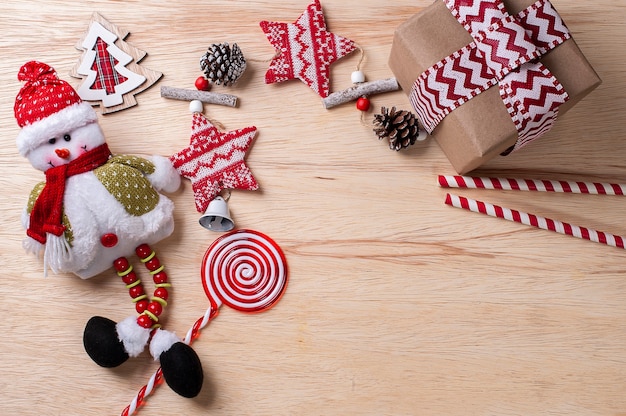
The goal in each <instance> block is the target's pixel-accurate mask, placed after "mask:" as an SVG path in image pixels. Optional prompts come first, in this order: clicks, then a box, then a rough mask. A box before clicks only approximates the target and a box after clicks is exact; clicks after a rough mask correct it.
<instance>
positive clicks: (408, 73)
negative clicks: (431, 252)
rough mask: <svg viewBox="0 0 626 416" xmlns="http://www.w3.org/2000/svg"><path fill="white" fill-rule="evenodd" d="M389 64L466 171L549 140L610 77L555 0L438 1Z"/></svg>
mask: <svg viewBox="0 0 626 416" xmlns="http://www.w3.org/2000/svg"><path fill="white" fill-rule="evenodd" d="M468 4H469V5H468ZM389 66H390V68H391V70H392V71H393V73H394V75H395V76H396V78H397V80H398V83H399V84H400V86H401V87H402V89H403V90H404V91H405V92H406V93H407V94H408V95H409V98H410V100H411V104H412V106H413V108H414V109H415V111H416V112H417V115H418V117H419V118H420V121H422V123H423V124H424V125H425V126H426V129H427V130H428V131H429V133H430V134H431V135H432V136H433V137H434V138H435V140H436V141H437V143H438V144H439V146H440V147H441V149H442V150H443V152H444V153H445V154H446V156H447V158H448V159H449V161H450V163H451V164H452V166H453V167H454V169H455V170H456V171H457V172H458V173H460V174H463V173H466V172H469V171H471V170H473V169H475V168H477V167H478V166H480V165H481V164H483V163H484V162H486V161H487V160H489V159H491V158H493V157H494V156H497V155H500V154H506V153H508V152H510V151H511V150H517V149H518V148H521V147H522V146H524V145H525V144H527V143H529V142H530V141H532V140H534V139H536V138H538V137H540V136H543V135H544V134H545V133H546V132H547V131H549V129H550V128H551V126H552V125H553V124H554V121H555V120H556V118H557V116H558V117H562V116H563V114H565V113H566V112H567V110H568V109H570V108H571V107H572V106H573V105H574V104H576V103H577V102H578V101H580V100H581V99H582V98H583V97H584V96H585V95H587V94H588V93H590V92H591V91H592V90H593V89H594V88H596V87H597V86H598V85H599V84H600V83H601V80H600V78H599V77H598V75H597V74H596V72H595V71H594V70H593V68H592V67H591V65H590V64H589V62H588V61H587V59H586V58H585V57H584V55H583V54H582V52H581V51H580V49H579V48H578V46H577V45H576V43H575V42H574V40H573V39H572V38H571V34H570V33H569V31H568V29H567V27H566V26H565V23H564V22H562V20H561V18H560V16H558V13H557V12H556V10H554V7H553V6H552V5H551V4H550V2H549V1H548V0H540V1H537V2H534V3H533V2H531V1H528V0H471V1H468V0H437V1H435V2H434V3H433V4H432V5H431V6H429V7H427V8H425V9H423V10H422V11H421V12H420V13H418V14H416V15H414V16H413V17H411V18H410V19H409V20H407V21H406V22H404V23H403V24H401V25H400V26H399V27H398V28H397V30H396V32H395V34H394V39H393V44H392V48H391V54H390V57H389ZM536 74H538V75H539V76H535V75H536ZM522 81H523V82H522Z"/></svg>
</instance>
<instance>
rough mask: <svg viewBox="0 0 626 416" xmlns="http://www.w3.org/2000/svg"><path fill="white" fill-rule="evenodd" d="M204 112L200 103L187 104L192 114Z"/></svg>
mask: <svg viewBox="0 0 626 416" xmlns="http://www.w3.org/2000/svg"><path fill="white" fill-rule="evenodd" d="M202 110H204V106H203V105H202V101H200V100H193V101H191V102H190V103H189V111H191V112H192V113H201V112H202Z"/></svg>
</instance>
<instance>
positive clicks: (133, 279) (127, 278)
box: [122, 272, 137, 285]
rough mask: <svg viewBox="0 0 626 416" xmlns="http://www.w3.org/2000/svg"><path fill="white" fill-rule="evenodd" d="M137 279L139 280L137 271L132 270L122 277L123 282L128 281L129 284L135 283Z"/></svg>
mask: <svg viewBox="0 0 626 416" xmlns="http://www.w3.org/2000/svg"><path fill="white" fill-rule="evenodd" d="M136 281H137V273H135V272H130V273H128V274H127V275H126V276H123V277H122V282H124V283H126V284H127V285H129V284H131V283H135V282H136Z"/></svg>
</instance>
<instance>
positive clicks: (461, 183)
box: [439, 175, 626, 195]
mask: <svg viewBox="0 0 626 416" xmlns="http://www.w3.org/2000/svg"><path fill="white" fill-rule="evenodd" d="M439 186H441V187H442V188H472V189H476V188H478V189H502V190H506V191H510V190H515V191H539V192H565V193H573V194H593V195H626V184H619V183H600V182H574V181H552V180H545V179H513V178H490V177H475V176H458V175H439Z"/></svg>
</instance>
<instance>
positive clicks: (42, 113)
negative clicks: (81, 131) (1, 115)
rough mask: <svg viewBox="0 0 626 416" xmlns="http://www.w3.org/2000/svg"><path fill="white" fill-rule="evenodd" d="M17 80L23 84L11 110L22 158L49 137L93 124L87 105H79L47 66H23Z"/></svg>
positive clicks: (92, 112)
mask: <svg viewBox="0 0 626 416" xmlns="http://www.w3.org/2000/svg"><path fill="white" fill-rule="evenodd" d="M17 78H18V79H19V80H20V81H25V84H24V86H23V87H22V89H21V90H20V92H19V94H18V95H17V97H16V98H15V106H14V107H13V111H14V113H15V119H16V120H17V124H18V125H19V126H20V127H22V131H21V132H20V134H19V135H18V136H17V147H18V150H19V152H20V154H22V156H26V155H27V154H28V152H30V151H31V150H33V149H35V148H37V147H38V146H39V145H41V144H43V143H46V142H48V140H50V139H51V138H53V137H56V136H58V135H62V134H65V133H67V132H69V131H71V130H73V129H76V128H78V127H81V126H84V125H86V124H88V123H92V122H95V121H97V116H96V112H95V111H93V109H92V108H91V105H90V104H88V103H85V102H83V101H82V100H81V99H80V97H79V96H78V94H77V93H76V91H75V90H74V88H72V86H71V85H70V84H68V83H67V82H65V81H63V80H61V79H59V77H58V76H57V73H56V71H55V70H54V68H52V67H50V66H49V65H47V64H44V63H42V62H37V61H30V62H27V63H26V64H24V65H23V66H22V67H21V68H20V71H19V73H18V74H17Z"/></svg>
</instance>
